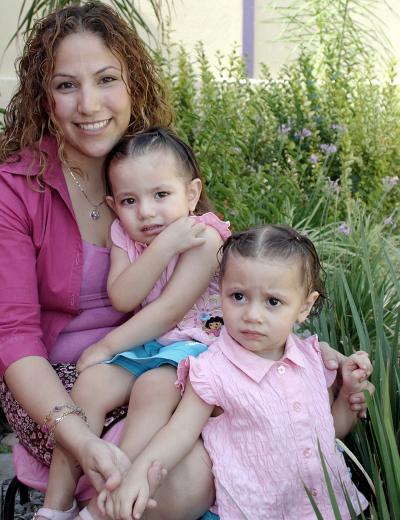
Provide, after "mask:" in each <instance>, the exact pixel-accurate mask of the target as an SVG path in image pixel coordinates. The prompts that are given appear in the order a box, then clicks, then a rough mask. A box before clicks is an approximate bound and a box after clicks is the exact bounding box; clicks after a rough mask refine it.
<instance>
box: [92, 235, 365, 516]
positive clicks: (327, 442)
mask: <svg viewBox="0 0 400 520" xmlns="http://www.w3.org/2000/svg"><path fill="white" fill-rule="evenodd" d="M220 277H221V298H222V309H223V316H224V329H223V330H222V333H221V335H220V337H219V338H218V339H217V340H216V341H215V342H214V343H213V344H212V345H211V346H210V348H209V349H208V350H207V351H206V352H204V353H203V354H201V355H200V356H199V357H198V358H197V359H196V358H193V357H190V358H189V359H188V360H185V361H182V363H180V364H179V367H178V382H177V384H179V386H183V385H185V383H186V388H185V391H184V395H183V398H182V400H181V402H180V404H179V406H178V408H177V410H176V411H175V413H174V414H173V416H172V418H171V419H170V421H169V422H168V424H167V425H166V426H165V427H164V428H163V429H162V430H161V431H160V432H159V433H158V434H157V435H156V436H155V437H154V438H153V439H152V441H151V442H150V444H149V445H148V446H147V447H146V448H145V450H144V451H143V452H142V453H141V454H140V455H139V457H138V458H137V459H136V460H135V461H134V463H133V464H132V466H131V468H130V470H129V472H128V473H127V475H126V478H125V479H124V481H123V482H122V483H121V485H120V487H119V488H117V489H116V490H115V491H114V492H113V493H112V494H111V496H110V495H107V493H106V492H105V491H104V492H102V493H101V494H100V495H99V505H100V508H101V509H102V510H107V511H108V512H109V514H112V515H113V517H114V518H122V519H128V518H131V517H132V516H133V517H134V518H140V517H141V514H142V512H143V510H144V509H145V507H146V504H147V500H148V497H149V481H148V468H149V466H150V464H151V462H152V461H154V460H157V461H159V462H160V464H161V466H162V467H164V468H165V469H167V470H169V469H171V468H173V467H174V465H175V464H176V463H177V462H178V461H179V460H180V459H181V458H182V457H183V456H184V455H185V454H186V453H187V452H188V451H189V450H190V449H191V447H192V445H193V443H194V442H195V440H196V439H197V437H198V436H199V434H200V433H202V436H203V440H204V445H205V447H206V449H207V451H208V453H209V455H210V457H211V460H212V463H213V473H214V477H215V487H216V493H217V496H216V504H217V508H218V514H219V516H220V518H221V520H239V519H240V520H243V519H253V518H262V519H271V520H272V519H274V520H275V519H277V518H280V519H286V520H287V519H290V520H292V519H293V520H295V519H296V520H297V519H299V518H301V519H302V520H303V519H306V518H310V519H315V518H316V516H315V513H314V510H313V508H312V505H311V502H310V499H309V497H308V496H307V493H306V491H305V488H307V489H308V491H309V493H310V494H311V496H312V498H313V499H314V501H315V502H316V504H317V506H318V508H319V510H320V512H321V514H322V517H323V518H324V520H328V519H334V518H335V514H334V512H333V510H332V507H331V505H330V500H329V496H328V492H327V488H326V484H325V480H324V474H323V470H322V465H321V460H320V455H319V449H318V445H319V446H320V448H321V452H322V454H323V457H324V459H325V462H326V466H327V468H328V473H329V477H330V479H331V482H332V485H333V489H334V492H335V495H336V498H337V501H338V504H339V509H340V513H341V515H342V518H350V517H351V515H350V514H349V512H348V507H347V504H346V498H345V496H346V494H348V497H349V499H350V500H351V503H352V505H353V507H354V510H355V511H356V513H357V514H359V513H360V511H361V510H363V509H364V508H365V507H366V506H367V501H366V500H365V498H364V497H363V495H361V494H360V493H359V492H358V491H357V489H356V488H355V486H354V485H353V483H352V482H351V480H350V475H349V472H348V470H347V468H346V464H345V461H344V459H343V456H342V454H341V453H340V452H339V451H338V450H337V449H336V446H335V435H338V436H340V435H341V434H343V433H346V432H347V431H348V430H349V429H350V428H351V427H352V426H353V424H354V422H355V420H356V413H355V412H352V411H351V410H350V407H349V405H348V402H347V399H348V396H349V394H351V393H354V392H357V391H359V390H360V389H362V388H363V387H364V386H365V379H366V376H367V375H368V373H369V371H370V369H371V366H370V363H369V359H368V357H367V355H366V354H365V353H357V354H353V355H352V356H350V358H348V359H347V360H346V361H345V363H344V366H343V372H342V374H343V386H342V387H341V390H340V393H339V395H338V397H337V399H336V400H335V401H334V402H333V404H332V407H331V404H330V396H329V390H328V389H329V387H330V386H331V385H332V383H333V381H334V379H335V377H336V371H329V370H327V369H326V368H325V367H324V364H323V362H322V358H321V354H320V349H319V344H318V340H317V338H316V337H315V336H314V337H311V338H308V339H301V338H299V337H297V336H295V335H293V334H292V329H293V326H294V324H295V323H301V322H303V321H304V320H305V319H306V318H307V317H308V316H309V315H310V313H312V312H313V313H315V312H316V311H318V310H319V309H320V307H321V304H322V300H323V298H324V288H323V285H322V282H321V279H320V263H319V259H318V256H317V253H316V250H315V248H314V246H313V244H312V243H311V241H310V240H309V239H308V238H306V237H304V236H302V235H300V234H299V233H297V232H296V231H294V230H293V229H291V228H289V227H286V226H266V227H264V228H259V229H251V230H249V231H246V232H244V233H240V234H236V235H234V236H232V237H231V238H229V239H228V240H227V241H226V242H225V244H224V246H223V257H222V261H221V266H220ZM177 438H179V442H176V439H177ZM152 484H154V483H152ZM344 490H345V491H344ZM132 508H133V511H132Z"/></svg>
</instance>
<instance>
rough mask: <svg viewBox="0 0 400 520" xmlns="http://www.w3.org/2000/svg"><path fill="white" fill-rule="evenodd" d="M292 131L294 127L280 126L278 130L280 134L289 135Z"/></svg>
mask: <svg viewBox="0 0 400 520" xmlns="http://www.w3.org/2000/svg"><path fill="white" fill-rule="evenodd" d="M291 129H292V127H291V126H289V125H280V127H279V128H278V131H279V133H280V134H283V135H288V133H289V132H290V130H291Z"/></svg>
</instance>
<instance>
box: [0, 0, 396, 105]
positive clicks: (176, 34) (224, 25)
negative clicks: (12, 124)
mask: <svg viewBox="0 0 400 520" xmlns="http://www.w3.org/2000/svg"><path fill="white" fill-rule="evenodd" d="M298 1H300V0H298ZM278 2H279V4H280V5H288V4H290V3H292V2H293V0H275V3H278ZM273 3H274V2H273V0H201V1H199V0H173V7H172V8H171V12H170V16H171V40H172V41H173V42H179V43H182V44H183V45H184V46H185V48H186V49H188V50H189V51H194V49H195V46H196V43H197V42H198V41H202V42H203V43H204V47H205V50H206V53H207V56H208V57H209V59H210V61H211V63H212V64H214V65H215V66H217V58H216V56H215V55H216V51H218V50H219V51H221V52H222V53H223V54H225V55H226V54H229V53H230V52H231V51H232V49H233V48H234V47H236V48H237V49H238V52H239V53H242V50H243V42H244V47H245V49H247V50H248V51H249V38H250V39H251V38H252V37H253V38H254V45H253V49H251V48H250V53H252V54H253V59H254V68H253V75H254V77H257V76H258V75H259V73H260V64H261V63H266V64H267V65H268V66H269V68H270V70H271V71H272V72H273V73H276V72H277V71H278V70H279V68H280V67H281V66H282V64H285V63H288V62H289V61H290V60H291V59H294V57H295V56H296V46H295V45H293V44H288V43H284V42H282V41H277V40H278V39H279V38H281V37H282V36H284V30H285V29H284V26H282V25H279V24H278V23H276V22H274V23H271V20H272V19H273V17H274V15H273V11H272V9H271V4H273ZM21 5H22V0H1V2H0V52H1V51H2V50H3V49H4V48H5V47H6V45H7V42H8V41H9V40H10V38H11V36H12V34H13V32H14V31H15V28H16V26H17V19H18V13H19V9H20V7H21ZM377 5H378V6H379V9H378V8H377V9H376V14H377V16H379V17H380V18H381V19H382V20H383V21H384V22H385V24H386V36H387V38H388V39H389V40H390V41H391V44H392V47H393V50H394V53H395V55H397V56H398V57H399V58H400V33H399V31H398V27H399V24H400V5H399V0H385V1H383V0H381V2H379V3H377ZM139 6H140V8H141V10H142V12H143V15H144V17H145V19H146V20H148V21H149V22H148V23H149V25H150V26H151V28H152V29H153V31H154V32H155V33H157V32H159V31H158V27H157V22H156V20H155V19H154V18H153V17H152V16H151V10H150V8H149V3H148V1H147V0H140V2H139ZM252 8H253V11H251V12H250V11H249V9H250V10H251V9H252ZM243 9H245V10H246V11H245V14H247V15H249V13H250V15H251V16H252V17H253V20H254V24H253V25H252V26H249V23H248V21H249V18H248V16H247V18H246V16H245V17H244V16H243ZM243 28H244V31H243ZM249 31H250V32H251V31H252V33H253V34H250V33H249ZM20 48H21V43H19V44H17V43H13V45H12V46H11V47H10V48H9V49H8V50H7V51H6V52H5V54H4V55H3V56H2V59H1V62H0V106H4V105H5V104H6V103H7V101H8V100H9V98H10V95H11V92H12V90H13V88H14V86H15V72H14V60H15V57H16V56H17V55H18V54H19V49H20ZM399 72H400V67H399Z"/></svg>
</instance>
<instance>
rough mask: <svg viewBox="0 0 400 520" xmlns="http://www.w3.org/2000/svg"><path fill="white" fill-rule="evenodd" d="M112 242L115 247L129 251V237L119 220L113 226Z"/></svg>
mask: <svg viewBox="0 0 400 520" xmlns="http://www.w3.org/2000/svg"><path fill="white" fill-rule="evenodd" d="M111 240H112V243H113V244H114V245H115V246H118V247H120V248H121V249H123V250H124V251H128V247H129V246H128V235H127V234H126V233H125V230H124V228H123V227H122V225H121V223H120V221H119V220H118V219H115V220H114V222H113V223H112V224H111Z"/></svg>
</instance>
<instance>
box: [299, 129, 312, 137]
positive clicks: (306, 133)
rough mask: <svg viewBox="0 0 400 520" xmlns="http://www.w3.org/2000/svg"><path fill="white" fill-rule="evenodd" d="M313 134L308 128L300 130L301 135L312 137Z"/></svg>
mask: <svg viewBox="0 0 400 520" xmlns="http://www.w3.org/2000/svg"><path fill="white" fill-rule="evenodd" d="M311 135H312V132H311V130H309V129H308V128H303V130H302V131H301V132H300V137H310V136H311Z"/></svg>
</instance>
